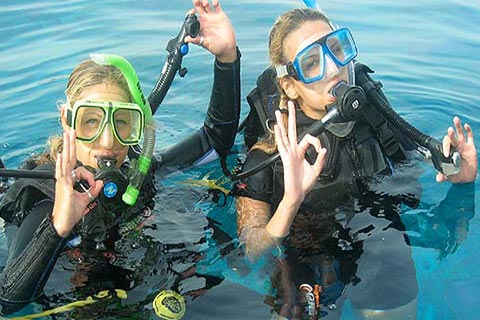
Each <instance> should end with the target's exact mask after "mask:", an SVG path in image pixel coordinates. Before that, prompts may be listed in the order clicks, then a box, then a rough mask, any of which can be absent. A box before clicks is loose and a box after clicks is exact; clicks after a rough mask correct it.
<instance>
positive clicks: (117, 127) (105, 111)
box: [67, 100, 145, 146]
mask: <svg viewBox="0 0 480 320" xmlns="http://www.w3.org/2000/svg"><path fill="white" fill-rule="evenodd" d="M67 124H68V125H69V126H70V127H72V128H73V129H74V130H75V133H76V135H77V139H78V140H80V141H84V142H93V141H95V140H96V139H97V138H98V137H100V136H101V134H102V133H103V131H104V130H105V128H106V127H107V126H110V130H112V132H113V134H114V135H115V138H117V140H118V142H120V143H121V144H122V145H125V146H130V145H135V144H138V143H139V141H140V138H141V137H142V132H143V129H144V125H145V116H144V113H143V110H142V108H140V106H139V105H138V104H135V103H126V102H114V101H99V100H79V101H77V102H75V104H74V105H73V108H72V109H70V108H69V109H67Z"/></svg>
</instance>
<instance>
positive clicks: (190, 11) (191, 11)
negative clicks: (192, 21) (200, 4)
mask: <svg viewBox="0 0 480 320" xmlns="http://www.w3.org/2000/svg"><path fill="white" fill-rule="evenodd" d="M189 14H195V9H190V10H188V11H187V13H185V16H187V15H189Z"/></svg>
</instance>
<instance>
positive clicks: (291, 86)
mask: <svg viewBox="0 0 480 320" xmlns="http://www.w3.org/2000/svg"><path fill="white" fill-rule="evenodd" d="M279 83H280V86H281V87H282V89H283V91H284V92H285V94H286V95H287V97H288V98H289V99H290V100H297V98H298V92H297V89H296V86H295V80H294V79H293V78H292V77H288V76H287V77H283V78H280V79H279Z"/></svg>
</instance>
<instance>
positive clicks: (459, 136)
mask: <svg viewBox="0 0 480 320" xmlns="http://www.w3.org/2000/svg"><path fill="white" fill-rule="evenodd" d="M453 124H454V126H455V130H454V129H453V128H452V127H450V128H448V130H447V135H446V136H445V137H444V138H443V153H444V155H445V156H446V157H447V156H448V155H449V154H450V148H451V147H452V146H453V147H454V148H456V149H457V151H458V152H459V153H460V155H461V158H462V165H461V167H460V169H461V172H460V173H459V174H456V175H453V176H450V177H448V178H447V177H446V176H445V175H443V174H442V173H438V174H437V177H436V179H437V181H438V182H443V181H447V180H448V181H450V182H452V183H465V182H472V181H475V178H476V176H477V170H478V159H477V150H476V149H475V142H474V139H473V131H472V128H471V127H470V126H469V125H468V124H465V126H464V127H465V131H466V132H467V135H466V136H465V132H464V131H463V128H462V123H461V122H460V119H459V118H458V117H454V118H453Z"/></svg>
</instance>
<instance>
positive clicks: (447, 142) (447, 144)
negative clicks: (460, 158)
mask: <svg viewBox="0 0 480 320" xmlns="http://www.w3.org/2000/svg"><path fill="white" fill-rule="evenodd" d="M442 144H443V155H444V156H445V157H446V158H447V157H448V156H449V155H450V146H451V145H452V140H451V139H450V136H448V135H447V136H444V137H443V143H442Z"/></svg>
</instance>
